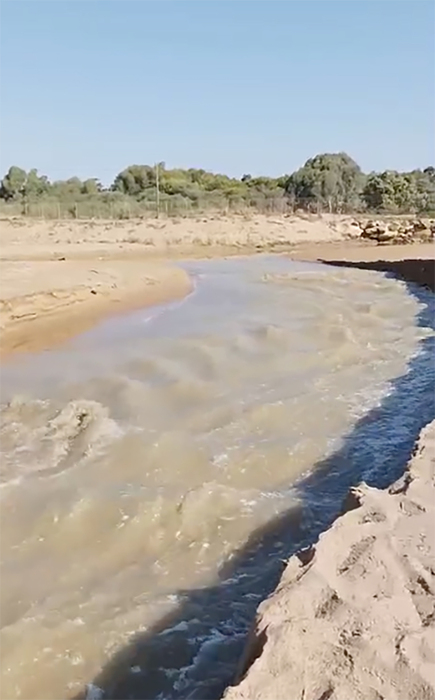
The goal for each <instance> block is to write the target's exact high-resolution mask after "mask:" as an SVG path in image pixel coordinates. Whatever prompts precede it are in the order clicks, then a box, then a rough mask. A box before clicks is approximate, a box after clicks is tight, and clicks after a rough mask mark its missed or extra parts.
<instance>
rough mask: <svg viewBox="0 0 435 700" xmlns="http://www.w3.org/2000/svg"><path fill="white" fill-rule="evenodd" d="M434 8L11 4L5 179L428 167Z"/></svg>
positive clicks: (4, 65) (352, 3) (287, 1)
mask: <svg viewBox="0 0 435 700" xmlns="http://www.w3.org/2000/svg"><path fill="white" fill-rule="evenodd" d="M434 22H435V4H434V3H433V2H432V0H410V1H407V0H341V1H340V0H320V1H318V0H293V1H292V0H278V1H274V0H265V1H262V0H230V1H226V0H196V1H194V2H187V1H184V0H173V1H170V0H154V1H151V0H148V1H146V0H51V1H46V0H2V2H1V126H2V139H1V161H0V166H1V173H3V172H4V171H5V170H6V169H7V168H8V167H9V166H10V165H11V164H16V165H20V166H21V167H23V168H25V169H29V168H31V167H37V168H38V170H39V171H40V172H41V173H43V174H46V175H48V176H49V177H50V179H56V178H64V177H69V176H71V175H78V176H79V177H99V178H100V179H101V180H102V181H103V182H104V183H109V182H111V180H112V179H113V177H114V176H115V174H116V173H117V172H119V171H120V170H121V169H122V168H124V167H125V166H127V165H129V164H132V163H153V162H155V161H165V162H166V164H167V166H168V167H175V166H179V167H203V168H205V169H209V170H213V171H219V172H225V173H228V174H230V175H234V176H241V175H242V174H243V173H248V172H249V173H251V174H255V175H256V174H269V175H280V174H283V173H287V172H291V171H293V170H294V169H296V168H297V167H299V166H300V165H302V164H303V162H304V161H305V160H306V159H307V158H309V157H310V156H312V155H315V154H316V153H320V152H335V151H347V152H348V153H349V154H350V155H351V156H352V157H353V158H355V159H356V160H357V161H358V162H359V164H360V165H361V166H362V167H363V169H364V170H378V169H379V170H380V169H387V168H389V169H403V170H406V169H412V168H415V167H424V166H426V165H428V164H429V163H433V162H434V125H435V99H434V95H435V75H434V74H435V62H434V26H435V25H434Z"/></svg>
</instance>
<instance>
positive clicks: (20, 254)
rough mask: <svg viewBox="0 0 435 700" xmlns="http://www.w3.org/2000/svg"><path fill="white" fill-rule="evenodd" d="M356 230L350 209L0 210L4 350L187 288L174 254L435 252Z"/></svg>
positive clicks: (44, 343)
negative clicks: (90, 215)
mask: <svg viewBox="0 0 435 700" xmlns="http://www.w3.org/2000/svg"><path fill="white" fill-rule="evenodd" d="M353 230H354V227H353V226H352V218H351V217H337V216H332V215H331V216H323V217H316V216H306V217H299V216H290V217H288V216H285V217H268V216H260V215H258V216H250V217H244V216H231V217H229V216H227V217H226V216H215V217H212V216H211V217H210V216H209V217H208V218H197V219H180V220H176V219H173V220H169V219H165V220H155V219H154V220H153V219H150V220H146V221H141V220H138V221H119V222H116V221H57V222H56V221H53V222H49V221H30V220H25V219H12V220H4V221H2V222H1V227H0V231H1V239H0V240H1V246H0V329H1V342H0V354H1V356H2V357H4V356H5V355H8V354H11V353H13V352H18V351H21V352H22V351H35V350H42V349H46V348H49V347H51V346H53V345H55V344H58V343H60V342H63V341H65V340H66V339H68V338H70V337H72V336H73V335H75V334H77V333H79V332H81V331H83V330H86V329H88V328H89V327H91V326H92V325H94V324H95V323H97V322H98V321H99V320H100V319H101V318H104V317H105V316H107V315H110V314H114V313H117V312H120V311H124V310H126V309H132V308H137V307H141V306H146V305H149V304H155V303H159V302H162V301H166V300H168V299H171V298H177V297H181V296H183V295H185V294H186V293H187V292H188V291H189V288H190V283H189V280H188V278H187V275H186V274H185V273H184V272H183V271H182V270H180V269H179V268H177V267H176V266H174V265H168V264H167V262H168V261H170V260H171V261H175V260H177V259H180V258H188V257H201V258H207V257H223V256H226V255H234V254H252V253H259V252H283V251H287V252H289V251H291V256H292V257H294V258H295V259H306V260H317V259H322V260H325V261H327V262H333V261H336V262H337V264H338V263H339V264H341V261H343V260H348V261H349V260H351V261H354V262H358V261H361V260H366V261H367V260H369V261H372V262H373V261H375V260H377V259H378V257H379V256H380V255H381V257H382V258H383V260H390V261H391V260H397V259H399V258H401V259H403V258H411V259H420V258H430V257H432V258H433V257H434V256H433V246H432V245H431V244H421V243H420V244H412V245H403V246H377V245H376V244H374V243H361V242H360V241H359V240H349V236H350V235H352V231H353ZM376 256H377V257H376ZM408 268H409V265H408ZM376 269H380V268H376ZM418 274H420V273H418ZM430 276H431V271H430V268H429V267H428V268H427V272H426V278H429V277H430Z"/></svg>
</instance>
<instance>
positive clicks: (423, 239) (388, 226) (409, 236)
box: [353, 218, 435, 245]
mask: <svg viewBox="0 0 435 700" xmlns="http://www.w3.org/2000/svg"><path fill="white" fill-rule="evenodd" d="M353 225H354V227H355V228H354V230H355V231H357V232H359V233H358V234H357V235H359V237H360V238H362V239H368V240H371V241H376V242H377V243H379V244H391V243H393V244H398V245H400V244H405V243H415V242H419V243H428V242H430V241H433V240H434V238H435V221H434V220H429V219H399V218H396V219H384V220H372V219H370V220H369V221H354V222H353Z"/></svg>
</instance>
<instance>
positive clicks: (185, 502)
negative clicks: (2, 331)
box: [0, 256, 435, 700]
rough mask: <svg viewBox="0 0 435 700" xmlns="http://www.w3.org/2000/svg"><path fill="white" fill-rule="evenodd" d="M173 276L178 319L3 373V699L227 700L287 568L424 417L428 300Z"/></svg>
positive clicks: (228, 263) (298, 278) (414, 294)
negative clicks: (265, 603) (260, 608)
mask: <svg viewBox="0 0 435 700" xmlns="http://www.w3.org/2000/svg"><path fill="white" fill-rule="evenodd" d="M184 267H185V268H186V269H187V270H188V272H189V273H190V275H191V276H192V279H193V281H194V286H195V288H194V291H193V292H192V294H191V295H190V296H189V297H188V298H187V299H185V300H184V301H182V302H177V303H174V304H167V305H165V306H161V307H155V308H153V309H145V310H143V311H139V312H134V313H131V314H126V315H124V316H122V317H120V318H116V319H111V320H110V321H108V322H106V323H104V324H102V325H100V326H98V327H97V328H95V329H94V330H93V331H91V332H89V333H86V334H84V335H82V336H79V337H77V338H76V339H75V340H74V341H72V342H70V343H69V344H67V345H65V346H64V347H62V348H61V349H58V350H53V351H50V352H46V353H41V354H38V355H32V356H26V357H22V358H20V359H17V360H14V361H13V362H9V363H8V364H7V365H5V367H4V369H3V373H2V402H3V403H2V410H1V448H2V462H1V489H0V497H1V560H2V561H1V567H2V568H1V576H2V586H1V597H2V631H1V645H2V656H3V659H2V671H1V673H2V681H1V683H2V691H3V696H4V697H5V698H8V699H11V700H12V699H13V698H26V699H29V698H32V700H37V699H40V700H42V699H43V700H59V699H60V698H73V697H79V696H80V697H81V695H80V693H81V692H82V691H83V689H84V688H85V690H84V695H83V696H86V694H87V696H88V698H99V697H104V698H123V699H125V700H126V699H127V698H135V699H136V700H138V699H139V698H150V699H151V698H153V699H154V700H156V699H157V698H158V699H159V700H172V699H174V698H201V699H202V700H205V699H206V698H217V697H219V695H220V693H221V692H222V690H223V688H224V687H225V685H226V684H227V683H229V682H230V681H231V678H232V677H233V674H234V670H235V668H236V665H237V660H238V658H239V654H240V652H241V649H242V647H243V644H244V640H245V638H246V632H247V629H248V628H249V625H250V623H251V621H252V618H253V615H254V614H255V609H256V607H257V605H258V603H259V601H260V600H261V599H262V598H263V597H264V596H265V595H267V594H268V593H269V592H270V591H271V589H272V588H273V587H274V585H275V584H276V581H277V579H278V577H279V575H280V572H281V571H282V568H283V565H284V561H285V560H286V558H288V556H289V555H290V554H291V553H292V552H294V551H295V550H296V549H297V548H299V547H300V546H304V545H307V544H309V543H310V542H312V541H313V540H315V538H316V537H317V536H318V534H319V533H320V532H321V530H322V529H323V528H325V527H326V526H327V525H328V524H329V523H330V522H331V520H332V519H333V518H334V517H335V516H336V514H337V513H338V512H339V510H340V507H341V505H342V502H343V498H344V496H345V494H346V492H347V489H348V488H349V486H350V485H351V484H354V483H357V482H358V481H360V480H361V479H365V480H367V481H368V482H369V483H372V484H376V485H379V486H385V485H386V484H388V483H390V482H391V481H392V480H394V479H395V478H397V477H398V476H399V474H400V472H401V470H402V469H403V465H404V461H406V459H407V457H408V456H409V452H410V450H411V448H412V444H413V442H414V439H415V437H416V435H417V434H418V431H419V430H420V428H421V427H422V425H424V423H426V422H427V421H428V420H430V419H431V418H432V417H433V415H434V406H433V390H434V381H435V380H434V375H435V371H434V365H433V355H432V353H433V342H434V338H433V330H432V320H433V309H434V306H433V299H434V297H433V295H432V294H431V293H430V292H426V291H423V290H419V289H418V288H416V287H411V286H407V285H406V284H405V283H403V282H398V281H396V280H394V279H391V278H387V277H385V276H384V275H383V274H380V273H376V272H369V271H359V270H355V269H344V268H333V267H328V266H322V265H320V264H308V263H295V262H291V261H289V260H288V259H286V258H284V257H278V256H277V257H273V256H270V257H266V256H258V257H255V258H249V259H242V258H240V259H231V260H219V261H206V262H197V261H196V262H187V263H184ZM86 684H88V685H87V689H86ZM100 689H101V690H100ZM103 691H104V696H103Z"/></svg>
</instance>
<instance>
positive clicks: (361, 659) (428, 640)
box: [224, 421, 435, 700]
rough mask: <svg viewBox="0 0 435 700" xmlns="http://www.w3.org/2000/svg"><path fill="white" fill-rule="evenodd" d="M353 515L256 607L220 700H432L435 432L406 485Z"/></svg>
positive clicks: (357, 492)
mask: <svg viewBox="0 0 435 700" xmlns="http://www.w3.org/2000/svg"><path fill="white" fill-rule="evenodd" d="M347 507H348V509H349V510H348V512H347V513H346V514H345V515H343V516H342V517H340V518H338V520H336V521H335V523H334V524H333V526H332V527H331V528H330V529H329V530H328V531H327V532H325V533H324V534H323V535H322V536H321V537H320V540H319V542H318V543H317V544H316V546H314V547H312V549H311V550H310V551H305V552H303V553H301V554H299V555H295V556H293V557H291V559H290V560H289V562H288V564H287V567H286V569H285V570H284V573H283V576H282V578H281V581H280V583H279V585H278V587H277V589H276V590H275V592H274V593H273V594H272V595H271V596H270V597H269V598H268V599H267V600H266V601H264V602H263V603H262V604H261V605H260V607H259V609H258V614H257V619H256V622H255V626H254V628H253V630H252V633H251V638H250V642H249V644H248V646H247V649H246V653H245V657H244V659H243V661H242V666H241V669H240V677H239V681H238V684H237V685H236V686H234V687H231V688H229V689H228V690H227V692H226V693H225V695H224V698H225V700H260V698H261V700H281V699H282V700H284V698H289V699H293V698H294V700H296V699H298V700H299V699H302V698H303V699H304V700H329V699H331V700H350V699H352V700H381V698H382V699H384V700H393V699H394V700H429V699H433V698H434V697H435V674H434V662H435V568H434V561H435V529H434V518H435V421H434V422H433V423H431V424H430V425H428V426H426V428H425V429H424V430H423V431H422V433H421V436H420V440H419V443H418V446H417V449H416V452H415V455H414V457H413V458H412V460H411V462H410V463H409V465H408V468H407V470H406V472H405V475H404V477H402V479H400V480H399V481H398V482H397V483H395V484H394V485H393V486H392V487H390V488H389V489H388V490H385V491H382V490H378V489H374V488H369V487H368V486H366V485H364V484H363V485H361V486H359V487H358V488H355V489H352V491H351V494H350V498H349V499H348V503H347Z"/></svg>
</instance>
